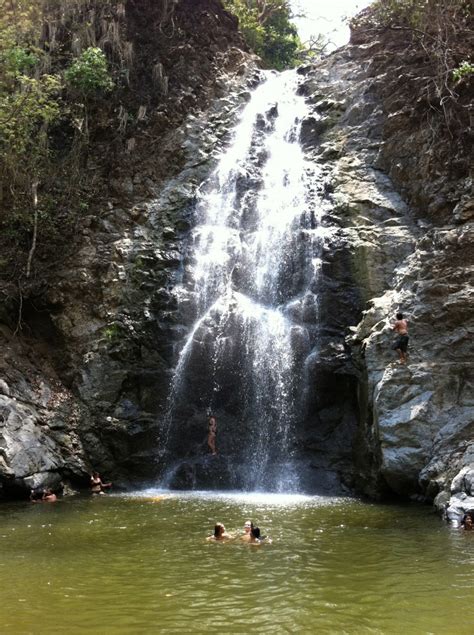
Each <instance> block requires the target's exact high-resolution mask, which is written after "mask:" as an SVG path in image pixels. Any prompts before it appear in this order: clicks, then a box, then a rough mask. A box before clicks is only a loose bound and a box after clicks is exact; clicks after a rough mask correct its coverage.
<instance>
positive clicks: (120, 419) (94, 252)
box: [0, 0, 474, 517]
mask: <svg viewBox="0 0 474 635" xmlns="http://www.w3.org/2000/svg"><path fill="white" fill-rule="evenodd" d="M164 4H166V5H167V6H168V3H164ZM164 4H163V3H152V2H147V3H140V6H139V3H138V2H135V1H134V0H129V1H128V2H126V3H124V13H121V14H120V20H119V27H120V29H121V30H122V32H123V33H124V34H126V38H127V41H130V42H132V43H133V44H134V47H135V50H136V51H138V53H137V57H136V60H135V75H134V76H133V77H132V79H131V87H130V90H129V91H128V92H126V93H125V94H123V95H122V96H121V98H120V99H121V101H120V102H116V103H111V104H109V106H108V110H107V117H106V119H107V118H108V119H107V121H108V123H107V124H106V125H103V126H102V127H101V128H100V130H99V129H98V130H97V136H96V139H95V141H94V143H93V147H92V149H91V156H90V157H89V164H88V167H89V168H90V169H91V170H93V171H95V173H96V174H97V179H98V182H99V183H100V187H99V190H100V197H99V198H98V200H97V201H96V203H95V204H94V207H93V208H91V209H90V210H89V211H88V212H87V215H85V216H84V217H83V218H82V219H81V223H80V225H79V227H78V231H77V234H76V235H75V236H74V237H73V238H71V245H70V249H69V250H68V251H67V253H65V254H63V253H61V257H58V258H57V260H55V259H54V258H52V257H50V259H49V260H48V263H47V264H48V273H47V275H46V274H44V275H42V276H41V279H40V280H36V281H35V283H34V284H31V285H30V287H28V289H25V290H24V293H23V295H21V296H20V297H19V296H18V293H17V290H16V289H15V287H14V285H12V282H11V280H9V279H7V278H6V277H4V278H2V286H1V292H2V295H3V299H4V302H3V306H2V309H1V310H0V338H1V344H2V350H3V352H4V355H3V356H2V359H1V361H0V375H1V380H0V498H1V497H2V496H5V497H8V496H24V495H25V494H26V492H27V491H28V489H29V488H30V487H37V486H46V485H48V486H53V487H60V486H61V485H65V486H67V485H68V483H71V484H72V486H73V487H77V486H81V485H85V484H86V483H87V473H88V471H90V469H91V468H92V467H94V468H96V469H99V470H100V471H103V472H105V473H106V474H107V477H111V478H112V479H114V480H117V481H119V482H121V483H123V484H124V485H127V483H128V482H132V481H133V482H138V481H140V480H146V479H149V478H151V477H152V476H153V475H154V474H155V473H156V467H157V466H156V463H155V461H156V456H157V452H156V450H157V446H158V445H159V443H160V439H159V435H158V432H159V431H158V428H157V416H158V415H159V414H160V412H161V411H162V409H163V408H164V404H165V400H166V393H167V390H168V385H169V379H170V373H171V369H172V366H173V364H174V362H175V351H174V344H175V343H176V342H177V341H178V340H179V338H180V337H181V336H182V333H181V326H180V324H179V321H178V319H177V314H176V308H177V307H176V302H175V298H174V296H173V294H172V293H171V290H172V288H173V285H174V283H175V281H176V280H177V277H178V276H179V269H180V267H181V266H182V262H183V249H184V245H185V240H184V238H185V237H186V236H187V232H188V230H189V228H190V223H191V220H192V219H191V212H192V208H193V202H194V196H195V192H196V189H197V188H198V187H199V185H200V184H201V183H202V182H203V181H204V179H205V178H206V177H207V176H208V174H209V172H210V170H211V169H212V167H213V165H214V163H215V157H216V156H217V154H218V153H219V151H220V150H221V149H222V148H223V147H225V144H226V141H227V139H228V132H229V129H230V128H231V126H232V125H233V123H234V122H235V121H236V118H237V116H238V113H239V112H240V110H241V107H242V104H243V103H244V102H245V101H246V100H247V99H248V94H249V93H248V91H249V89H250V88H251V87H252V86H253V85H255V84H256V83H258V81H259V76H258V70H257V65H256V61H255V60H254V59H253V58H252V56H251V55H250V54H248V53H247V52H245V47H244V45H243V43H242V41H241V39H240V36H239V34H238V31H237V25H236V23H235V21H234V20H233V19H232V17H231V16H230V15H229V14H227V13H226V12H225V11H224V10H223V9H222V6H221V4H220V2H218V1H217V0H199V1H198V2H190V1H188V0H180V1H179V2H177V3H171V4H172V5H173V7H174V13H173V20H172V21H170V22H169V23H167V26H166V28H165V29H163V24H162V22H161V20H162V17H163V16H162V13H160V11H161V10H162V9H163V6H164ZM170 6H171V5H170ZM121 11H122V10H121ZM111 19H113V16H112V18H111ZM167 29H168V30H167ZM396 35H397V36H396V37H395V36H394V35H393V34H391V33H390V32H377V34H376V37H375V36H374V35H373V34H371V35H370V37H369V36H367V35H366V34H365V33H364V30H363V29H359V30H357V31H355V32H354V33H353V38H352V43H351V44H350V45H348V46H347V47H344V48H342V49H340V50H339V51H337V52H335V53H333V54H332V55H330V56H329V57H327V58H326V59H324V60H322V61H321V62H319V63H317V64H315V65H311V66H307V67H304V68H302V69H300V70H299V73H300V75H301V85H300V91H301V92H302V94H304V96H305V97H306V99H307V102H308V103H309V104H310V106H311V110H312V112H311V116H309V117H308V118H307V119H306V120H305V121H304V122H303V126H302V133H301V141H302V144H303V146H304V148H305V152H306V155H307V157H309V158H311V160H312V161H313V162H314V164H315V165H316V166H317V167H318V178H317V181H315V183H314V188H315V191H316V190H317V191H318V192H319V193H320V195H321V196H322V199H323V201H324V205H325V209H326V216H325V217H326V221H325V223H326V230H327V231H326V242H325V247H324V253H323V263H322V275H323V277H324V281H325V284H324V290H323V292H322V294H321V299H320V302H321V316H322V318H321V335H320V339H321V346H320V352H319V357H318V359H317V360H315V363H314V364H313V365H312V366H311V373H312V382H313V389H314V395H313V399H312V400H310V401H311V403H310V406H309V412H308V416H307V417H306V420H305V424H304V429H302V430H301V431H300V434H299V439H298V443H299V444H300V446H301V447H302V448H304V450H305V452H307V454H308V457H310V459H309V460H311V457H313V458H314V457H317V456H318V455H319V457H320V458H319V459H315V461H316V464H317V465H319V466H320V467H322V468H324V469H328V470H335V471H338V472H339V474H340V475H341V477H342V478H343V480H344V481H345V482H346V483H347V484H349V485H350V486H351V487H352V488H354V489H356V490H358V491H364V492H366V493H367V494H369V495H370V496H374V497H380V496H389V495H394V494H395V495H399V496H412V497H419V498H423V499H430V500H433V499H435V500H436V504H437V505H438V507H439V508H442V507H443V508H444V506H445V504H446V503H447V502H448V500H449V496H450V488H451V489H452V493H453V495H454V498H453V500H452V501H451V503H452V504H451V509H452V510H453V511H452V516H453V517H455V516H456V514H457V515H459V514H460V513H461V512H462V510H463V509H467V508H468V507H469V506H472V496H473V494H474V492H473V489H472V471H473V469H474V466H473V462H474V444H473V438H474V424H473V412H474V407H473V403H472V374H471V371H472V361H471V360H472V350H471V347H472V344H471V341H472V329H473V324H472V310H471V306H472V287H471V285H470V280H471V279H472V278H470V273H471V270H472V229H473V226H472V212H473V205H472V199H471V187H472V182H471V180H470V178H469V172H468V161H467V154H468V153H467V149H466V147H467V146H466V133H467V125H466V123H465V119H463V118H462V117H461V119H460V124H459V127H458V128H456V129H453V130H451V131H450V132H449V131H448V133H446V134H445V132H443V129H442V127H441V128H439V129H437V128H434V127H433V122H431V123H430V124H429V123H428V122H427V118H426V112H427V108H428V109H429V107H430V106H429V104H428V105H427V104H426V103H424V102H423V98H424V93H423V90H422V89H421V88H420V87H421V86H422V82H421V78H422V77H423V76H424V75H423V73H424V72H425V71H426V68H425V64H426V60H425V59H423V58H422V57H420V55H419V52H416V51H415V52H414V51H413V50H412V48H411V46H410V43H409V42H408V41H405V40H403V38H401V37H400V34H396ZM466 91H467V89H466V86H464V85H462V86H460V87H459V93H460V95H459V100H460V104H461V106H462V107H463V108H465V106H467V105H468V103H469V93H468V91H467V92H466ZM124 112H125V115H126V116H125V115H124ZM465 112H467V108H466V109H465V110H463V111H462V113H463V117H464V115H465ZM129 114H130V115H131V117H130V118H133V119H134V120H135V125H134V126H131V125H129V124H128V123H127V121H128V119H127V118H128V115H129ZM120 122H122V123H120ZM120 125H122V126H125V132H124V134H121V135H120V136H117V134H116V131H117V126H120ZM127 126H128V127H127ZM122 132H123V131H122ZM397 310H402V311H403V312H404V313H406V314H407V316H408V320H409V322H410V336H411V344H410V359H409V363H408V365H407V366H400V365H398V364H397V363H396V362H395V359H394V353H393V352H392V351H391V350H390V346H391V340H392V337H391V334H390V328H389V319H390V318H391V317H392V316H393V314H394V313H395V312H396V311H397ZM19 316H21V320H19V319H18V317H19ZM321 457H323V458H321ZM323 459H324V460H323Z"/></svg>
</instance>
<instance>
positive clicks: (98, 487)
mask: <svg viewBox="0 0 474 635" xmlns="http://www.w3.org/2000/svg"><path fill="white" fill-rule="evenodd" d="M109 487H112V483H102V479H101V478H100V474H99V472H92V476H91V491H92V493H93V494H105V492H104V489H108V488H109Z"/></svg>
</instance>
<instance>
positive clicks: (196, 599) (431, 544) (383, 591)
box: [0, 490, 474, 635]
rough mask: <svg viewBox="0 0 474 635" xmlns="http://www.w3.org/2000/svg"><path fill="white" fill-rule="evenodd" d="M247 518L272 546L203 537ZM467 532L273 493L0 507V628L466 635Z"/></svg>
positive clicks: (417, 516)
mask: <svg viewBox="0 0 474 635" xmlns="http://www.w3.org/2000/svg"><path fill="white" fill-rule="evenodd" d="M248 518H250V519H252V520H254V522H256V523H257V524H258V525H259V526H260V527H261V529H262V532H263V533H264V534H267V535H270V536H271V537H272V538H273V544H271V545H262V546H260V547H258V548H252V547H250V546H249V545H247V544H243V543H239V542H236V543H226V544H213V543H208V542H206V540H205V537H206V535H209V534H210V533H211V532H212V528H213V525H214V523H215V522H216V521H222V522H224V523H225V525H226V528H227V529H228V530H230V531H233V530H234V531H241V529H242V525H243V522H244V521H245V520H246V519H248ZM473 564H474V533H473V534H468V533H467V532H465V533H462V532H461V531H459V530H453V529H450V528H448V527H446V526H444V525H443V524H441V523H440V521H439V520H438V519H437V518H436V517H435V516H434V515H433V514H432V513H431V511H430V509H429V508H425V507H416V506H406V507H401V506H395V507H393V506H392V507H388V506H380V505H368V504H364V503H361V502H359V501H354V500H350V499H331V498H322V497H319V498H313V497H307V496H285V495H279V494H271V495H266V494H251V495H244V494H241V493H239V494H229V493H224V494H215V493H205V492H192V493H180V494H179V495H177V494H174V493H170V492H163V491H157V490H148V491H144V492H141V493H139V494H138V493H137V494H134V495H127V496H108V497H96V498H91V499H76V500H74V499H68V500H64V501H60V502H59V503H57V504H56V505H35V506H33V505H27V504H16V505H4V506H2V507H0V607H1V609H0V633H8V634H10V633H12V634H17V633H35V634H36V633H63V632H64V631H65V629H67V631H68V633H83V632H93V633H111V634H112V633H113V634H115V633H244V632H258V633H272V634H276V633H308V634H310V633H311V634H312V633H318V634H319V633H383V634H385V633H394V634H395V633H397V634H398V633H408V634H410V633H437V634H444V633H446V634H448V633H456V634H457V635H462V634H464V633H466V634H467V633H470V632H471V631H472V629H471V626H472V622H473V619H474V607H473V602H472V600H473V599H474V583H473V580H472V567H473Z"/></svg>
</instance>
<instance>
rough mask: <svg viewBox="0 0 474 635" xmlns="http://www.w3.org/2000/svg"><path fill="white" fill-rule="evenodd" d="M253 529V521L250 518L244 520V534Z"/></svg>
mask: <svg viewBox="0 0 474 635" xmlns="http://www.w3.org/2000/svg"><path fill="white" fill-rule="evenodd" d="M252 529H253V522H252V521H251V520H246V521H245V523H244V531H245V533H246V534H249V533H250V532H251V531H252Z"/></svg>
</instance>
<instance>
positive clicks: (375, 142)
mask: <svg viewBox="0 0 474 635" xmlns="http://www.w3.org/2000/svg"><path fill="white" fill-rule="evenodd" d="M429 65H430V60H429V59H427V55H423V54H421V53H420V51H419V50H418V49H417V48H416V46H413V40H412V38H409V37H404V35H400V33H397V34H395V35H394V34H393V33H392V32H391V31H390V30H380V29H379V30H378V31H375V32H374V31H371V33H370V36H369V35H368V34H367V33H365V32H364V30H363V29H358V30H356V31H355V32H354V33H353V37H352V43H351V44H350V45H349V46H347V47H345V48H344V49H341V50H340V51H338V52H336V53H335V54H333V55H332V56H330V57H329V58H328V59H327V60H325V61H323V62H322V63H321V64H320V65H317V66H316V68H306V69H302V71H301V72H303V73H304V74H305V77H306V81H305V84H304V90H305V92H306V94H307V95H308V99H310V100H311V101H312V102H313V103H314V106H313V108H314V116H313V117H312V119H310V120H309V121H308V122H307V126H306V136H305V142H306V144H307V145H308V147H310V148H311V151H312V152H313V155H314V159H315V160H316V161H322V162H323V163H324V170H325V172H326V178H327V182H328V192H329V194H328V198H329V200H330V205H331V206H332V212H331V217H332V221H333V223H335V225H336V226H338V227H339V229H335V230H334V231H333V236H332V238H331V239H330V240H329V243H328V251H329V252H330V253H331V260H334V259H336V260H337V261H338V262H339V265H338V267H337V270H336V279H337V280H338V281H339V284H338V293H340V292H341V290H342V292H343V295H344V296H345V297H346V299H347V301H348V302H351V304H352V307H353V310H355V311H356V312H357V311H358V310H361V311H362V313H361V316H362V319H361V320H360V321H359V323H358V324H357V326H355V327H352V326H350V323H349V322H347V321H346V326H349V331H350V334H349V335H348V336H347V337H346V338H345V341H346V343H347V344H348V345H350V347H351V349H352V350H351V353H350V358H351V360H352V363H353V371H354V373H355V374H356V376H357V378H358V391H357V392H358V404H359V405H358V407H359V429H358V433H357V441H356V443H355V448H356V457H355V465H356V466H357V467H358V470H356V472H357V471H358V474H357V473H356V475H355V480H356V481H358V482H359V485H362V487H363V489H365V491H367V492H368V493H369V494H371V495H377V494H378V495H380V494H389V493H395V494H398V495H401V496H412V497H415V498H416V497H419V498H421V499H424V498H427V499H430V500H432V499H435V501H436V505H437V507H438V508H439V509H442V508H444V506H445V504H446V503H447V501H448V499H449V494H450V487H451V482H452V491H453V493H457V494H458V496H457V499H456V500H454V501H452V503H453V505H454V506H456V505H458V506H459V505H461V501H462V500H465V502H464V504H463V505H461V508H463V509H467V508H468V507H470V506H471V507H472V498H469V495H471V494H472V487H471V485H470V480H469V478H470V477H469V478H468V475H469V474H470V473H471V472H472V458H473V448H474V446H473V438H474V423H473V421H474V417H473V414H474V411H473V402H472V329H473V321H472V300H473V297H472V282H471V281H472V262H473V260H472V244H473V243H472V239H473V224H472V219H473V211H474V207H473V199H472V179H471V175H470V173H469V149H468V146H467V145H466V143H468V142H467V141H466V136H468V135H469V127H468V125H469V124H468V118H467V117H466V113H467V111H468V109H469V107H470V103H471V102H470V96H471V92H470V91H469V82H466V85H463V86H459V87H458V91H459V92H458V94H457V99H458V100H459V103H457V104H456V107H457V108H458V110H459V111H460V112H461V116H460V117H459V119H457V120H456V126H457V127H456V126H455V127H454V128H451V129H449V123H450V122H449V121H445V120H443V116H442V114H440V113H438V119H437V120H436V121H435V122H434V123H432V125H431V126H430V125H429V124H428V123H427V122H428V121H429V118H430V113H429V112H428V113H427V110H426V108H427V101H428V97H427V95H426V82H425V81H424V80H426V75H427V76H428V77H429ZM427 67H428V70H427ZM421 105H424V106H425V108H424V109H423V107H421ZM463 109H464V111H463ZM338 309H339V307H338ZM328 310H331V308H330V307H329V308H328ZM397 311H402V312H404V313H405V314H406V315H407V316H408V320H409V322H410V336H411V345H410V359H409V363H408V364H407V365H406V366H401V365H399V364H398V363H397V362H396V361H395V357H394V353H393V352H392V351H391V350H390V347H391V342H392V339H393V338H392V337H391V333H390V324H389V320H390V319H393V316H394V314H395V313H396V312H397ZM337 312H338V313H339V310H337ZM349 313H350V312H348V311H345V312H344V316H348V315H349ZM356 321H357V320H356ZM339 341H340V343H341V346H342V341H343V328H342V325H341V328H340V329H339ZM469 470H470V471H469ZM458 472H459V476H458V477H456V478H455V479H454V481H453V478H454V477H455V476H456V474H457V473H458ZM463 483H464V484H465V487H464V486H463ZM463 487H464V490H463ZM462 491H464V494H462ZM459 494H460V496H459Z"/></svg>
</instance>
